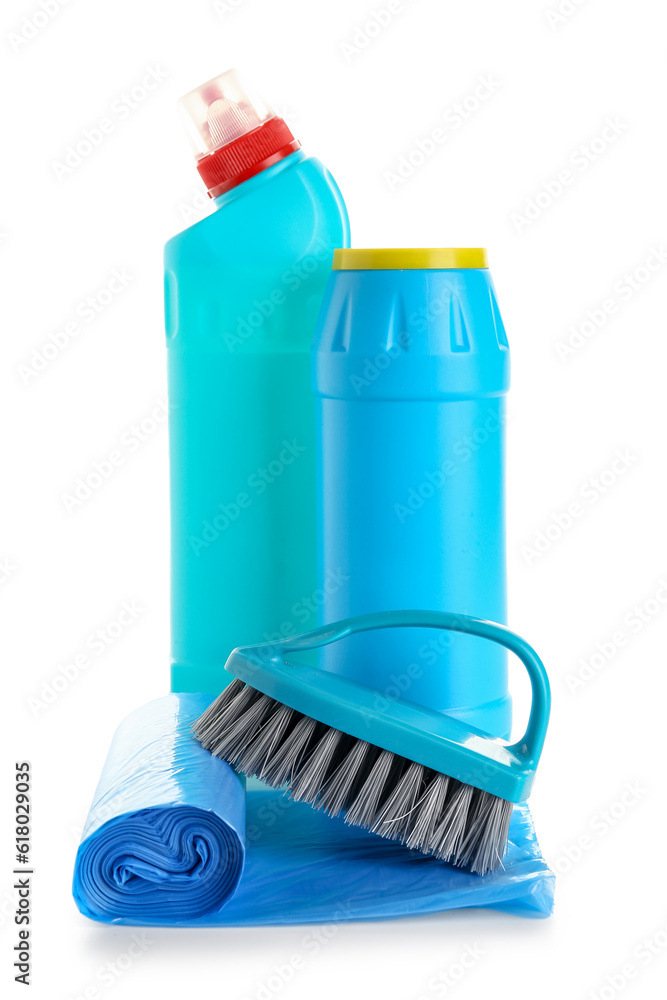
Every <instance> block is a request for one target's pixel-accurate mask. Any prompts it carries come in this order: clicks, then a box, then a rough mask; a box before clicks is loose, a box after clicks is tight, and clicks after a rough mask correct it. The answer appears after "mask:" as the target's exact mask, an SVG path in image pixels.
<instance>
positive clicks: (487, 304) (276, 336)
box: [75, 70, 549, 918]
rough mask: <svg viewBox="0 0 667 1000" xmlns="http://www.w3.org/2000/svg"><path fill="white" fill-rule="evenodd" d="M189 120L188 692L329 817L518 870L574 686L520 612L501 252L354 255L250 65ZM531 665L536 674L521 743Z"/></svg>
mask: <svg viewBox="0 0 667 1000" xmlns="http://www.w3.org/2000/svg"><path fill="white" fill-rule="evenodd" d="M181 108H182V110H183V112H184V119H185V122H186V127H187V128H188V130H189V133H190V136H191V138H192V142H193V146H194V151H195V155H196V158H197V169H198V171H199V174H200V176H201V177H202V179H203V181H204V183H205V184H206V187H207V189H208V192H209V195H210V197H211V198H212V199H213V206H214V211H212V212H211V214H210V215H208V216H207V217H206V218H204V219H202V220H201V221H199V222H197V223H196V224H195V225H192V226H191V227H190V228H188V229H186V230H185V231H184V232H182V233H180V234H179V235H178V236H176V237H174V238H173V239H172V240H170V241H169V243H168V244H167V246H166V250H165V311H166V332H167V347H168V352H167V353H168V373H169V436H170V468H171V474H170V475H171V552H172V668H171V671H172V672H171V686H172V692H173V695H172V696H171V697H172V698H173V697H174V696H177V697H178V698H183V699H187V698H190V696H192V697H193V699H195V700H194V701H192V702H191V703H192V704H197V705H198V706H199V708H201V707H202V706H206V705H207V706H208V707H206V709H205V711H203V712H201V711H199V708H198V710H197V712H196V714H195V715H194V716H193V717H192V718H190V719H189V720H188V734H187V739H188V740H190V741H192V742H193V743H195V741H199V743H200V744H201V746H200V747H199V748H198V749H199V751H200V752H201V753H203V754H204V755H205V756H206V757H210V755H212V757H213V758H214V759H217V763H216V766H217V767H219V768H221V767H222V768H225V769H226V770H225V771H224V773H225V775H227V774H230V775H234V772H236V773H237V774H242V775H245V776H246V777H247V778H249V779H251V778H252V779H259V781H261V782H263V787H264V788H266V786H270V787H271V788H273V789H276V790H282V791H283V793H284V796H285V797H286V801H288V802H289V801H296V802H301V803H306V804H307V807H308V808H310V809H312V810H316V811H319V814H320V818H319V820H318V822H320V823H330V824H343V826H345V825H347V827H357V828H359V830H360V831H363V832H364V836H366V835H370V836H371V839H373V838H378V842H379V838H384V839H385V840H389V841H391V842H392V850H396V851H399V852H400V854H401V855H410V856H412V857H415V856H417V857H419V856H428V857H429V858H430V859H431V862H432V863H433V864H436V865H439V866H441V867H442V868H443V870H444V869H445V868H447V869H449V870H451V868H452V866H458V867H460V868H461V869H464V870H465V871H466V872H468V873H471V875H472V876H474V877H476V878H479V877H483V878H484V879H487V880H488V879H493V878H494V877H496V876H495V875H494V873H495V872H496V871H502V870H503V858H504V856H505V853H506V850H507V848H508V841H509V836H510V824H511V821H512V816H513V809H514V806H515V804H517V803H522V802H524V801H525V799H526V798H527V796H528V794H529V792H530V789H531V786H532V781H533V777H534V773H535V769H536V767H537V764H538V761H539V757H540V753H541V750H542V745H543V742H544V737H545V732H546V727H547V723H548V716H549V684H548V680H547V677H546V673H545V670H544V667H543V665H542V663H541V661H540V659H539V657H538V656H537V654H536V653H535V651H534V650H533V649H532V648H531V647H530V646H529V645H528V643H526V642H525V641H524V640H523V639H521V638H520V637H519V636H517V635H516V634H514V633H513V632H511V631H510V630H509V629H508V628H507V627H506V625H505V622H506V566H505V504H504V440H505V397H506V393H507V391H508V388H509V349H508V342H507V337H506V334H505V329H504V326H503V322H502V319H501V317H500V312H499V309H498V305H497V302H496V295H495V290H494V286H493V282H492V280H491V276H490V273H489V270H488V263H487V257H486V252H485V251H484V250H482V249H469V248H436V249H350V248H349V224H348V218H347V213H346V209H345V205H344V202H343V198H342V196H341V194H340V191H339V190H338V187H337V185H336V183H335V181H334V180H333V178H332V176H331V175H330V173H329V172H328V171H327V170H326V169H325V167H324V166H323V165H322V164H321V163H320V162H319V161H318V160H316V159H314V158H312V157H310V156H307V155H306V154H305V153H304V152H303V150H302V149H301V146H300V143H299V142H298V141H297V140H296V139H295V138H294V136H293V135H292V133H291V131H290V129H289V127H288V125H287V124H286V122H285V121H283V120H282V119H281V118H280V117H279V116H277V115H276V114H275V112H274V111H273V110H272V109H271V108H270V106H269V105H267V104H266V103H265V102H264V101H263V100H262V99H261V98H260V97H259V96H258V95H256V94H254V93H252V92H251V91H250V90H249V89H248V88H247V87H246V86H245V85H244V83H243V82H242V81H241V79H240V78H239V76H238V75H237V73H236V72H235V71H234V70H230V71H228V72H226V73H223V74H222V75H221V76H219V77H216V78H215V79H212V80H210V81H208V82H207V83H205V84H203V85H202V86H201V87H198V88H197V89H196V90H194V91H192V92H191V93H190V94H188V95H186V97H184V98H183V99H182V101H181ZM471 442H473V445H474V446H471ZM296 609H299V610H298V612H297V610H296ZM304 609H306V610H305V611H304ZM304 628H307V629H308V631H305V632H304ZM239 647H240V648H239ZM508 650H509V651H511V652H513V653H514V654H515V655H517V656H518V657H519V658H520V660H521V661H522V663H523V665H524V667H525V669H526V670H527V672H528V674H529V677H530V682H531V687H532V707H531V711H530V717H529V721H528V726H527V729H526V732H525V734H524V735H523V736H522V737H521V738H520V739H518V740H515V742H513V743H511V742H510V740H509V737H510V730H511V698H510V695H509V693H508V678H507V651H508ZM221 692H222V693H221ZM195 696H196V697H195ZM214 696H217V697H215V700H213V699H214ZM196 698H199V699H200V700H199V701H196ZM188 703H189V704H190V702H188ZM190 729H191V733H190ZM202 748H203V749H202ZM223 762H227V763H223ZM197 766H200V765H199V764H198V765H197ZM216 773H217V772H216ZM211 775H213V772H211ZM107 778H108V776H107ZM211 780H213V779H211ZM218 780H219V779H218ZM227 781H231V779H228V778H227V777H226V778H225V782H227ZM229 787H230V788H231V787H232V786H231V785H230V786H229ZM267 794H268V793H267ZM152 805H155V803H152V802H151V803H146V806H147V807H148V806H152ZM299 808H306V807H305V806H304V807H299ZM96 825H97V826H98V827H99V825H100V824H99V822H98V823H97V824H96ZM359 835H361V834H359ZM82 846H83V845H82ZM143 874H144V876H145V873H143ZM132 877H138V876H137V875H136V872H134V874H133V876H132ZM75 887H76V880H75ZM154 889H155V887H154V886H153V890H154ZM155 891H157V890H155ZM75 894H76V892H75ZM79 894H80V893H79ZM89 909H90V907H89ZM119 916H122V914H119ZM108 917H109V912H107V918H108Z"/></svg>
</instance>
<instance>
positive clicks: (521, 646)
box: [192, 611, 550, 875]
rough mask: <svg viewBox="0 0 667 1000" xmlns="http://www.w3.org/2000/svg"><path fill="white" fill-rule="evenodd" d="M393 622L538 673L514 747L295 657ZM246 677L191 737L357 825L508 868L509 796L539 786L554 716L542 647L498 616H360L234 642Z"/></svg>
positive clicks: (475, 863)
mask: <svg viewBox="0 0 667 1000" xmlns="http://www.w3.org/2000/svg"><path fill="white" fill-rule="evenodd" d="M392 627H416V628H440V629H446V630H448V631H454V632H465V633H468V634H470V635H474V636H479V637H481V638H486V639H490V640H491V641H493V642H496V643H499V644H501V645H503V646H506V647H507V649H509V650H511V651H512V652H514V653H516V655H517V656H518V657H519V658H520V659H521V660H522V661H523V664H524V666H525V667H526V670H527V671H528V674H529V677H530V682H531V688H532V706H531V711H530V717H529V720H528V727H527V729H526V732H525V734H524V736H523V737H522V738H521V739H520V740H519V741H518V742H516V743H513V744H509V743H508V742H507V741H505V740H502V739H499V738H496V737H492V736H489V735H488V734H486V733H483V732H482V731H481V730H478V729H475V728H473V727H471V726H468V725H466V724H465V723H464V722H461V721H459V720H458V719H455V718H454V717H452V716H448V715H444V714H442V713H440V712H435V711H433V710H431V709H428V708H424V707H422V706H420V705H417V704H416V703H414V702H410V701H408V700H407V699H406V698H397V699H395V700H393V701H391V702H388V699H387V698H386V697H384V695H383V693H382V692H379V691H377V690H376V689H374V688H371V687H368V686H367V685H364V684H360V683H358V682H357V681H352V680H349V679H347V678H345V677H342V676H340V675H338V674H333V673H329V672H327V671H325V670H322V669H320V668H318V667H317V666H309V665H306V664H303V663H298V662H296V661H294V660H288V659H286V658H285V657H286V654H290V653H298V652H301V651H305V650H310V649H317V648H318V647H320V646H324V645H327V644H328V643H331V642H336V641H338V640H339V639H343V638H345V637H346V636H348V635H353V634H355V633H358V632H365V631H369V630H372V629H382V628H392ZM226 669H227V670H228V671H229V672H230V673H232V674H234V676H235V678H236V679H235V680H234V681H233V682H232V683H231V684H230V685H229V686H228V687H227V688H226V690H225V691H224V692H223V693H222V694H221V695H220V697H219V698H217V700H216V701H214V702H213V704H212V705H210V707H209V708H208V709H207V710H206V712H204V714H203V715H202V716H200V718H199V719H198V720H197V721H196V722H195V724H194V726H193V729H192V731H193V733H194V735H195V737H196V738H197V739H198V740H199V742H200V743H201V744H202V746H204V747H205V748H206V749H208V750H210V751H211V753H212V754H214V755H215V756H217V757H221V758H223V759H224V760H226V761H228V762H229V763H230V764H231V765H232V767H234V769H235V770H237V771H240V772H242V773H243V774H245V775H247V776H248V777H251V776H253V777H257V778H259V779H260V780H262V781H264V782H266V783H267V784H268V785H271V786H272V787H273V788H281V787H283V786H285V791H286V794H288V795H289V796H290V798H292V799H294V800H296V801H299V802H307V803H308V804H310V805H311V806H313V807H314V808H315V809H321V810H323V811H324V812H325V813H327V814H329V815H330V816H343V815H344V818H345V822H346V823H350V824H353V825H355V826H360V827H363V828H364V829H367V830H371V831H372V832H373V833H376V834H379V835H380V836H381V837H387V838H389V839H391V840H397V841H400V842H401V843H402V844H405V846H406V847H408V848H412V849H414V850H417V851H421V853H423V854H426V855H431V856H434V857H436V858H439V859H441V860H443V861H448V862H450V863H451V864H454V865H457V866H460V867H465V868H469V869H470V871H472V872H476V873H478V874H480V875H484V874H485V873H486V872H491V871H493V870H494V869H496V868H498V867H499V866H500V865H501V864H502V858H503V855H504V853H505V851H506V849H507V843H508V835H509V824H510V818H511V814H512V804H513V803H515V802H522V801H523V800H524V799H526V798H527V797H528V795H529V794H530V790H531V788H532V784H533V778H534V774H535V769H536V767H537V764H538V761H539V757H540V754H541V751H542V746H543V744H544V737H545V734H546V728H547V723H548V718H549V705H550V694H549V681H548V678H547V675H546V671H545V669H544V666H543V664H542V662H541V660H540V659H539V657H538V656H537V654H536V653H535V651H534V650H533V649H532V648H531V647H530V646H529V645H528V643H526V642H525V641H524V640H523V639H521V638H520V637H519V636H518V635H516V634H515V633H513V632H510V630H509V629H507V628H504V627H503V626H502V625H497V624H495V623H494V622H488V621H483V620H481V619H479V618H472V617H470V616H467V615H455V614H449V613H444V612H433V611H388V612H382V613H379V614H371V615H361V616H359V617H356V618H349V619H346V620H344V621H341V622H337V623H335V624H333V625H326V626H323V627H322V628H318V629H314V630H313V631H311V632H307V633H304V634H303V635H301V636H295V637H293V638H290V639H286V640H285V641H283V642H279V643H266V644H263V645H259V646H245V647H242V648H239V649H235V650H234V651H233V653H232V654H231V656H230V657H229V659H228V661H227V664H226Z"/></svg>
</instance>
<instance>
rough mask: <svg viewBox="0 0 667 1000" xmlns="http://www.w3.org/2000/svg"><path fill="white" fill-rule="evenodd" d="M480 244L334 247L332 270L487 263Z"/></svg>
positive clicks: (456, 266) (452, 267)
mask: <svg viewBox="0 0 667 1000" xmlns="http://www.w3.org/2000/svg"><path fill="white" fill-rule="evenodd" d="M488 266H489V262H488V259H487V256H486V250H484V249H483V248H482V247H433V248H430V249H429V248H423V247H420V248H418V249H417V248H415V249H408V250H334V257H333V270H334V271H405V270H433V271H452V270H458V269H459V268H478V267H488Z"/></svg>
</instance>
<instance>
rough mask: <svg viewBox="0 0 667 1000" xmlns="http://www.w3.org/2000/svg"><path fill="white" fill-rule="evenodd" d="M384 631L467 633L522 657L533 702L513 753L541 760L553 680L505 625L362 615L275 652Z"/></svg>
mask: <svg viewBox="0 0 667 1000" xmlns="http://www.w3.org/2000/svg"><path fill="white" fill-rule="evenodd" d="M384 628H438V629H444V630H445V631H448V632H464V633H466V634H467V635H474V636H478V637H479V638H480V639H490V640H491V642H496V643H498V644H499V645H500V646H504V647H505V648H506V649H508V650H509V651H510V652H512V653H514V654H515V655H516V656H518V657H519V659H520V660H521V662H522V663H523V665H524V667H525V668H526V671H527V672H528V676H529V678H530V686H531V691H532V702H531V707H530V715H529V717H528V725H527V727H526V731H525V733H524V734H523V736H522V737H521V739H520V740H517V742H516V743H513V744H512V745H511V746H510V747H509V749H510V750H512V751H513V752H514V753H516V754H517V756H519V757H522V758H523V759H525V760H533V761H537V760H538V759H539V757H540V754H541V752H542V747H543V745H544V738H545V736H546V732H547V726H548V724H549V712H550V709H551V691H550V686H549V678H548V676H547V672H546V669H545V667H544V664H543V663H542V661H541V659H540V658H539V656H538V655H537V653H536V652H535V650H534V649H533V647H532V646H531V645H529V644H528V643H527V642H526V640H525V639H522V638H521V636H520V635H517V634H516V632H512V631H511V630H510V629H508V628H506V627H505V626H504V625H498V624H497V623H496V622H489V621H485V620H484V619H483V618H473V617H472V616H471V615H460V614H458V615H457V614H454V613H452V612H448V611H382V612H378V613H376V614H370V615H358V616H357V617H356V618H344V619H343V620H342V621H339V622H334V623H333V624H331V625H323V626H322V627H321V628H316V629H313V630H312V631H311V632H305V633H304V634H303V635H297V636H294V637H293V638H290V639H285V641H284V642H279V643H276V644H274V645H273V650H274V653H275V654H276V655H278V656H282V654H284V653H296V652H298V651H300V650H306V649H316V648H318V647H320V646H327V645H328V644H329V643H331V642H337V641H338V640H339V639H344V638H345V637H346V636H348V635H356V634H357V633H359V632H371V631H373V630H375V629H384Z"/></svg>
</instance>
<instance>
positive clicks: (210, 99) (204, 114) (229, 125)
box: [178, 69, 276, 160]
mask: <svg viewBox="0 0 667 1000" xmlns="http://www.w3.org/2000/svg"><path fill="white" fill-rule="evenodd" d="M178 104H179V108H180V111H181V116H182V118H183V122H184V124H185V130H186V132H187V133H188V136H189V138H190V142H191V144H192V148H193V151H194V154H195V156H196V157H197V159H198V160H200V159H201V158H202V157H203V156H208V155H209V153H212V152H213V151H214V150H216V149H220V147H221V146H225V145H227V143H228V142H233V141H234V139H238V138H239V136H241V135H245V133H246V132H251V131H252V129H254V128H257V127H258V126H259V125H263V124H264V122H265V121H267V120H268V119H269V118H275V116H276V113H275V111H274V110H273V108H272V107H271V106H270V105H269V104H267V103H266V101H264V100H262V98H261V97H260V96H259V94H257V93H255V92H254V91H252V90H249V89H248V87H246V85H245V84H244V83H243V81H242V80H241V78H240V77H239V75H238V73H237V71H236V70H235V69H228V70H227V72H226V73H221V74H220V76H215V77H213V79H212V80H208V81H207V82H206V83H202V85H201V86H200V87H196V88H195V89H194V90H191V91H190V93H189V94H186V95H185V97H182V98H181V99H180V101H179V102H178Z"/></svg>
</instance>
